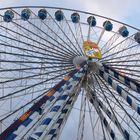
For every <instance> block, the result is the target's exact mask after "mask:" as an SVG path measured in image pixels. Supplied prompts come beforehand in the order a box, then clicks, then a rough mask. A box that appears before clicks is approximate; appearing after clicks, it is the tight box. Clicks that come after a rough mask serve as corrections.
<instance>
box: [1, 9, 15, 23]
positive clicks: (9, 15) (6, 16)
mask: <svg viewBox="0 0 140 140" xmlns="http://www.w3.org/2000/svg"><path fill="white" fill-rule="evenodd" d="M13 18H14V13H13V12H12V11H11V10H7V11H6V12H5V13H4V16H3V20H4V21H5V22H11V21H12V19H13Z"/></svg>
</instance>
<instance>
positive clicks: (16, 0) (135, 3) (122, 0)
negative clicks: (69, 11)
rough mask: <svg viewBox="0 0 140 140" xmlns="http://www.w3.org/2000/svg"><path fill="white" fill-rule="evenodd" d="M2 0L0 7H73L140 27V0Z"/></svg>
mask: <svg viewBox="0 0 140 140" xmlns="http://www.w3.org/2000/svg"><path fill="white" fill-rule="evenodd" d="M83 1H84V0H1V1H0V7H9V6H20V5H22V6H23V5H43V6H58V7H65V8H73V9H79V10H84V11H88V12H93V13H96V14H101V15H104V16H108V17H111V18H114V19H117V20H121V21H123V22H126V23H128V24H131V25H133V26H136V27H137V28H140V24H139V23H140V18H139V15H140V10H139V5H140V1H139V0H85V2H83Z"/></svg>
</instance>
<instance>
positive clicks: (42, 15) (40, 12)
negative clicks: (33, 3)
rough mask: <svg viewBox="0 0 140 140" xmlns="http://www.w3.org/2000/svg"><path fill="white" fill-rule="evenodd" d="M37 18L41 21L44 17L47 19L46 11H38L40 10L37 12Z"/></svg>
mask: <svg viewBox="0 0 140 140" xmlns="http://www.w3.org/2000/svg"><path fill="white" fill-rule="evenodd" d="M38 17H39V18H40V19H41V20H44V19H46V17H47V11H46V9H40V10H39V11H38Z"/></svg>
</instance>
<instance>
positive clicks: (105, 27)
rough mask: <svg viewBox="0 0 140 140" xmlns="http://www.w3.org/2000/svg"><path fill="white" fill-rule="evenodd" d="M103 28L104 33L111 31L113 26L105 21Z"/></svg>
mask: <svg viewBox="0 0 140 140" xmlns="http://www.w3.org/2000/svg"><path fill="white" fill-rule="evenodd" d="M103 27H104V29H105V30H106V31H111V30H112V29H113V24H112V23H111V22H110V21H108V20H107V21H105V22H104V23H103Z"/></svg>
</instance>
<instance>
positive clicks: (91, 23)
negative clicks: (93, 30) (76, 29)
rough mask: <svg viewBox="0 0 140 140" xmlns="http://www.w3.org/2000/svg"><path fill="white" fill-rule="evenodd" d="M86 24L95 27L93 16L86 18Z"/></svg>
mask: <svg viewBox="0 0 140 140" xmlns="http://www.w3.org/2000/svg"><path fill="white" fill-rule="evenodd" d="M87 22H88V24H89V25H90V26H92V27H94V26H96V19H95V17H94V16H90V17H88V18H87Z"/></svg>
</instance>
